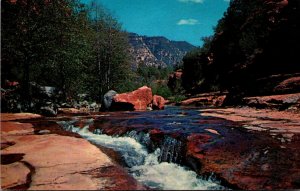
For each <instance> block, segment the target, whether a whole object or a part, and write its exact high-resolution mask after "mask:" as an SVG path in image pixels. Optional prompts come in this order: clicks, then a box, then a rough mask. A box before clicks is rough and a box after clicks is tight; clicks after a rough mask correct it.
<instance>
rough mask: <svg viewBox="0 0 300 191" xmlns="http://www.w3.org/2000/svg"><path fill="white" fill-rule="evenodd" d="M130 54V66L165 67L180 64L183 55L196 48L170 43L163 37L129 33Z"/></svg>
mask: <svg viewBox="0 0 300 191" xmlns="http://www.w3.org/2000/svg"><path fill="white" fill-rule="evenodd" d="M129 44H130V45H131V48H130V53H131V54H132V56H133V59H134V60H133V63H132V65H133V66H135V67H137V66H138V65H139V64H145V65H147V66H156V67H159V66H161V67H166V66H174V65H176V64H177V63H181V62H182V58H183V57H184V56H185V54H186V53H187V52H189V51H191V50H192V49H195V48H196V47H195V46H193V45H191V44H190V43H188V42H185V41H171V40H169V39H167V38H165V37H147V36H139V35H138V34H135V33H129Z"/></svg>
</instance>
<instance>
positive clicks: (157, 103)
mask: <svg viewBox="0 0 300 191" xmlns="http://www.w3.org/2000/svg"><path fill="white" fill-rule="evenodd" d="M165 103H166V100H165V99H164V98H163V97H162V96H159V95H154V96H153V102H152V108H153V109H155V110H162V109H164V108H165Z"/></svg>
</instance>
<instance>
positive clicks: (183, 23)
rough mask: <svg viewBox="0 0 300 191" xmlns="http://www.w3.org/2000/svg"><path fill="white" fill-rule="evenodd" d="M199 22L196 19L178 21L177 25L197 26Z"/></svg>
mask: <svg viewBox="0 0 300 191" xmlns="http://www.w3.org/2000/svg"><path fill="white" fill-rule="evenodd" d="M197 24H199V21H198V20H196V19H180V20H179V21H178V22H177V25H197Z"/></svg>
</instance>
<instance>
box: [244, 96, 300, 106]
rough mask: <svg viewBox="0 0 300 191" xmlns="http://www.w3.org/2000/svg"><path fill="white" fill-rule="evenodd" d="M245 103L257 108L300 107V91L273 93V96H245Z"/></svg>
mask: <svg viewBox="0 0 300 191" xmlns="http://www.w3.org/2000/svg"><path fill="white" fill-rule="evenodd" d="M242 101H243V104H244V105H247V106H250V107H256V108H269V109H279V110H285V109H293V108H294V109H295V110H299V108H300V93H294V94H283V95H271V96H257V97H245V98H243V100H242Z"/></svg>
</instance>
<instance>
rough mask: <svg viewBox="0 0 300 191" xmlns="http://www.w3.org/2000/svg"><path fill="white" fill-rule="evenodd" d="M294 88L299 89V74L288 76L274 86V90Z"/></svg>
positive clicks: (294, 89)
mask: <svg viewBox="0 0 300 191" xmlns="http://www.w3.org/2000/svg"><path fill="white" fill-rule="evenodd" d="M296 90H298V91H300V76H298V77H291V78H288V79H286V80H284V81H282V82H280V83H279V84H278V85H277V86H276V87H275V88H274V92H291V91H296Z"/></svg>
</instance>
